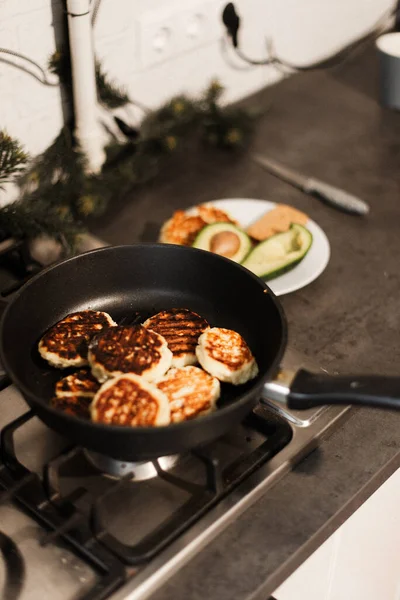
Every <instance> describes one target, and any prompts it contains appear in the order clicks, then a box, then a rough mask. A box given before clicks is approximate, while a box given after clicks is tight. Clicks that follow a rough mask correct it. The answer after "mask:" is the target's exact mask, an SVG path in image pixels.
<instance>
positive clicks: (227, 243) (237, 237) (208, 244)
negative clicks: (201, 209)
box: [192, 223, 252, 263]
mask: <svg viewBox="0 0 400 600" xmlns="http://www.w3.org/2000/svg"><path fill="white" fill-rule="evenodd" d="M192 245H193V248H199V249H200V250H208V251H209V252H214V253H215V254H219V255H220V256H225V257H226V258H230V259H231V260H233V261H234V262H238V263H241V262H242V261H243V260H244V259H245V258H246V256H247V255H248V254H249V252H250V251H251V248H252V245H251V240H250V238H249V236H248V235H247V233H245V232H244V231H243V230H242V229H240V228H239V227H236V225H233V224H232V223H212V224H211V225H206V226H205V227H204V228H203V229H202V230H201V231H200V233H199V234H198V235H197V237H196V239H195V240H194V242H193V244H192Z"/></svg>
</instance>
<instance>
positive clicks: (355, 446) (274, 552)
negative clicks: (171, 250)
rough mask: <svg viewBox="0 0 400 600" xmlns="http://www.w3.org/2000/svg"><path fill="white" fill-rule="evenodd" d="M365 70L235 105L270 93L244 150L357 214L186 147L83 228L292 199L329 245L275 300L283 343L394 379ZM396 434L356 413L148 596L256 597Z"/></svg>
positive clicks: (131, 234)
mask: <svg viewBox="0 0 400 600" xmlns="http://www.w3.org/2000/svg"><path fill="white" fill-rule="evenodd" d="M376 75H377V66H376V58H375V56H374V54H373V53H372V52H370V51H368V52H366V53H364V54H361V55H358V56H356V57H354V58H353V59H352V60H351V61H349V60H348V61H347V62H346V63H345V64H343V65H341V66H340V67H336V68H335V69H331V70H330V71H325V72H314V73H305V74H301V75H296V76H294V77H291V78H289V79H287V80H286V81H284V82H282V83H281V84H279V85H278V86H276V87H274V88H269V89H266V90H264V91H263V92H262V93H260V94H258V95H257V96H255V97H253V98H251V99H249V100H247V101H246V102H247V103H248V104H249V105H251V104H254V105H256V106H260V105H261V106H265V107H266V106H267V105H268V104H269V103H270V102H271V101H272V105H271V107H270V108H269V110H268V112H267V113H266V115H265V116H264V117H263V118H262V120H261V121H260V123H259V125H258V127H257V132H256V136H255V139H254V142H253V149H255V150H257V151H258V152H261V153H262V152H264V153H265V154H269V155H271V156H272V157H275V158H276V159H280V160H282V161H283V162H285V163H286V164H287V165H288V166H292V167H294V168H296V169H298V170H300V171H302V172H304V173H308V174H309V175H312V176H315V177H319V178H320V179H322V180H324V181H327V182H329V183H332V184H334V185H337V186H339V187H343V188H344V189H347V190H348V191H349V192H353V193H355V194H356V195H359V196H360V197H362V198H363V199H365V200H366V201H367V202H368V203H369V204H370V206H371V213H370V215H369V216H368V217H367V218H359V217H351V216H347V215H344V214H343V213H340V212H337V211H334V210H332V209H330V208H328V207H326V206H324V205H323V204H322V203H320V202H318V200H315V199H313V198H310V197H307V196H305V195H304V194H302V193H301V192H298V191H296V190H294V189H293V188H291V187H289V186H288V185H286V184H284V183H283V182H280V181H279V180H277V179H275V178H274V177H272V176H271V175H269V174H268V173H266V172H264V171H262V170H261V169H260V168H259V167H258V166H256V165H254V164H252V163H251V161H250V160H249V159H248V158H247V156H241V157H234V156H232V155H221V154H217V153H215V154H214V153H207V154H205V153H201V152H196V151H194V152H193V153H188V154H187V156H185V159H184V161H183V160H182V157H180V158H179V159H178V158H177V159H176V160H175V161H174V160H172V161H171V165H170V167H169V169H168V173H166V174H161V176H160V177H159V179H158V181H157V182H156V183H154V184H152V185H151V186H148V187H146V188H144V189H142V190H141V191H140V192H134V193H132V194H131V196H130V197H127V198H124V199H119V200H116V202H115V205H114V206H113V207H112V210H110V211H109V214H108V215H106V216H105V217H103V218H102V219H101V220H98V221H97V222H96V223H95V224H94V226H93V227H92V230H93V231H94V233H96V234H97V235H99V237H102V238H103V239H105V240H107V241H108V242H110V243H130V242H135V241H139V240H143V241H149V240H152V239H154V238H155V237H156V234H157V231H158V228H159V226H160V224H161V223H162V222H163V221H164V220H165V219H166V218H168V217H169V216H170V214H171V211H172V210H174V209H176V208H185V207H187V206H190V205H192V204H196V203H199V202H204V201H210V200H212V199H216V198H222V197H247V198H265V199H270V200H273V201H277V202H286V203H290V204H292V205H294V206H296V207H298V208H299V209H302V210H304V211H306V212H307V213H308V214H309V215H310V216H311V217H312V218H313V219H314V220H315V221H316V222H318V223H319V224H320V225H321V226H322V227H323V229H324V230H325V232H326V233H327V235H328V237H329V240H330V243H331V250H332V256H331V261H330V263H329V265H328V268H327V269H326V271H325V272H324V273H323V274H322V276H321V277H320V278H319V279H318V280H317V281H315V282H314V283H313V284H311V285H309V286H308V287H306V288H304V289H302V290H300V291H298V292H296V293H294V294H291V295H288V296H285V297H284V298H282V302H283V306H284V309H285V311H286V314H287V316H288V320H289V332H290V345H291V346H292V347H293V348H294V349H295V350H296V351H298V352H300V353H301V354H302V355H304V356H306V357H308V358H309V359H311V360H313V361H314V362H316V363H318V364H320V365H321V366H323V367H325V368H328V369H330V370H334V371H337V372H343V373H344V372H345V371H352V372H358V373H368V372H372V371H375V372H377V373H381V374H389V375H395V374H398V365H399V364H400V342H399V331H400V300H399V296H400V267H399V258H398V257H399V256H400V234H399V214H400V206H399V204H400V177H399V175H398V167H399V155H400V115H399V114H396V113H394V112H389V111H385V110H383V109H381V108H380V107H379V105H378V103H377V99H376V89H377V84H376ZM110 215H111V216H110ZM399 432H400V414H398V413H390V412H383V411H382V412H380V411H377V410H367V409H360V410H357V411H356V410H354V412H353V414H352V415H351V417H350V419H349V420H348V421H346V422H345V423H344V424H343V425H342V426H341V427H340V429H338V430H337V431H336V432H335V433H334V434H333V435H332V436H331V437H329V438H328V439H326V440H324V441H323V443H322V444H321V446H320V448H319V449H318V450H316V451H314V452H313V453H312V454H311V455H309V456H308V457H307V458H306V459H304V460H303V461H302V462H301V463H300V464H299V465H298V467H296V468H295V469H294V470H293V471H292V472H290V473H289V474H288V475H287V476H285V477H284V478H283V479H282V480H281V481H280V482H279V483H277V484H276V485H275V486H274V487H273V488H271V489H270V490H269V491H268V492H267V493H266V494H265V495H264V496H263V497H262V498H261V499H260V500H259V501H258V502H256V503H255V504H254V505H253V506H252V507H251V508H250V509H248V510H247V511H246V512H245V513H244V514H243V515H242V516H241V517H240V518H239V519H238V520H237V521H236V522H234V523H233V524H232V525H230V526H229V527H228V528H227V529H226V530H225V531H223V532H222V533H221V534H220V535H219V536H218V537H217V538H215V540H214V541H213V542H212V543H211V544H209V545H208V546H207V548H206V549H205V550H203V551H202V552H201V553H200V554H198V555H197V556H196V557H195V558H193V559H192V560H191V561H190V562H189V563H188V564H187V565H186V566H184V567H183V568H182V569H181V570H180V571H179V572H178V573H177V574H176V575H175V576H173V577H172V578H171V579H170V581H169V582H168V583H167V584H166V585H164V586H163V587H162V588H161V589H160V590H159V591H158V592H156V593H155V594H154V596H153V599H154V600H167V599H168V600H169V599H170V598H174V600H187V599H188V598H190V599H192V600H195V599H196V598H199V599H200V598H204V597H206V598H208V600H217V599H218V600H223V599H225V598H226V599H228V598H229V600H232V599H237V600H250V599H251V600H253V599H254V600H256V599H260V600H266V598H267V597H268V595H269V594H270V593H272V592H273V591H274V589H276V588H277V587H278V586H279V584H280V583H281V582H282V581H283V580H284V579H285V578H286V577H287V576H288V575H289V574H290V572H292V571H293V570H294V569H295V568H296V566H298V565H299V564H300V563H301V562H302V561H303V560H304V559H305V558H306V557H307V556H308V555H309V554H310V553H311V552H312V551H313V550H314V549H315V548H316V547H317V546H318V545H319V544H320V543H322V541H323V540H324V539H325V538H326V537H327V536H328V535H330V533H332V532H333V531H334V529H335V528H337V527H338V526H339V525H340V523H341V522H343V520H345V519H346V518H347V517H348V516H349V515H350V514H351V513H352V512H354V510H355V509H356V508H357V507H358V506H359V505H360V504H361V503H362V502H363V501H364V500H365V499H366V498H367V497H368V496H369V495H370V494H371V493H372V492H373V491H374V490H375V489H376V488H377V487H378V486H379V485H380V484H381V483H382V482H383V481H384V480H385V479H386V478H387V477H389V475H390V474H391V473H392V472H393V471H394V470H396V469H397V468H398V467H399V466H400V453H399V447H400V435H399Z"/></svg>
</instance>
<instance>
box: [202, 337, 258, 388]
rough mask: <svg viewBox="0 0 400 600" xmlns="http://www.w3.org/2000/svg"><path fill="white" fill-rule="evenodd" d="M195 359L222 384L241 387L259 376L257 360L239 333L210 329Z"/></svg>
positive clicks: (203, 338)
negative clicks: (222, 382)
mask: <svg viewBox="0 0 400 600" xmlns="http://www.w3.org/2000/svg"><path fill="white" fill-rule="evenodd" d="M196 356H197V359H198V361H199V363H200V365H201V366H202V367H203V369H204V370H205V371H207V373H210V375H212V376H213V377H216V378H217V379H219V380H220V381H224V382H227V383H232V384H233V385H240V384H243V383H246V382H247V381H250V380H251V379H254V377H256V376H257V374H258V366H257V363H256V360H255V358H254V356H253V354H252V353H251V350H250V348H249V347H248V345H247V343H246V342H245V340H244V339H243V337H242V336H241V335H240V334H239V333H237V332H236V331H232V330H231V329H224V328H221V327H211V328H210V329H207V330H206V331H205V332H204V333H202V334H201V336H200V337H199V341H198V346H197V348H196Z"/></svg>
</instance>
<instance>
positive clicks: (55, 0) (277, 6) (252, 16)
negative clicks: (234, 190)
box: [0, 0, 393, 155]
mask: <svg viewBox="0 0 400 600" xmlns="http://www.w3.org/2000/svg"><path fill="white" fill-rule="evenodd" d="M392 3H393V0H335V1H334V2H332V1H331V0H303V1H302V2H301V1H300V0H236V2H235V6H236V7H237V10H238V11H239V13H240V15H241V17H242V30H241V34H240V35H241V43H242V48H243V50H245V51H246V52H247V54H249V55H251V56H254V57H259V56H262V55H263V54H264V52H265V40H266V37H271V38H273V40H274V46H275V49H276V51H277V52H278V53H279V55H281V56H282V57H283V58H286V59H287V60H290V61H293V62H296V63H307V62H310V61H314V60H316V59H318V58H321V57H322V56H325V55H328V54H329V53H331V52H333V51H335V50H336V49H337V48H338V47H340V46H341V45H342V44H344V43H346V42H348V41H349V40H351V39H353V38H355V37H357V36H358V35H359V34H361V33H363V32H364V31H365V30H366V29H368V28H369V27H371V26H372V25H373V24H374V22H375V21H376V19H377V18H378V17H379V16H380V15H381V14H382V13H383V12H384V11H386V10H387V9H388V7H390V6H391V5H392ZM203 5H206V6H207V12H209V15H210V17H209V18H210V23H213V25H212V26H213V27H214V28H215V29H213V30H212V34H211V35H210V36H209V39H208V42H207V43H206V44H205V45H202V46H200V47H197V48H196V49H194V50H192V51H190V52H189V51H186V52H184V53H183V54H181V55H179V56H174V57H173V58H171V60H169V61H167V62H163V63H159V64H157V65H154V66H153V67H152V68H147V69H146V68H143V60H144V57H143V52H142V51H143V46H142V42H141V35H143V27H142V21H143V19H146V18H147V16H148V14H150V13H151V14H153V15H154V14H155V13H156V11H161V12H163V13H165V14H166V15H167V16H168V14H169V13H174V11H175V10H178V11H179V10H182V11H183V12H184V13H185V12H186V13H188V12H190V11H192V10H194V8H195V7H197V6H200V7H201V6H203ZM224 5H225V1H221V0H204V2H201V0H103V1H102V4H101V8H100V11H99V16H98V21H97V24H96V28H95V44H96V50H97V53H98V55H99V56H100V57H101V58H102V60H103V64H104V66H105V68H106V70H107V71H108V72H109V74H110V75H111V76H113V77H114V78H115V79H116V80H117V81H119V82H120V83H122V84H124V85H126V86H127V87H128V89H129V92H130V93H131V95H132V96H133V97H134V98H136V99H137V100H140V101H142V102H143V103H145V104H146V105H149V106H150V107H155V106H157V105H158V104H159V103H160V102H162V101H164V100H165V99H167V98H169V97H170V96H171V95H173V94H175V93H177V92H181V91H186V92H193V93H196V92H198V91H200V90H202V89H203V88H204V87H205V85H207V83H208V82H209V80H210V79H211V78H212V77H218V78H219V79H220V80H221V81H222V83H223V84H224V85H225V86H226V87H227V94H226V96H225V100H226V101H234V100H237V99H239V98H242V97H245V96H246V95H248V94H250V93H252V92H254V91H256V90H258V89H260V88H262V87H264V86H265V85H266V84H268V83H269V82H271V81H273V80H274V79H275V78H276V73H275V72H274V71H273V70H271V69H270V68H268V69H267V68H265V67H258V68H247V67H244V68H243V65H242V64H241V63H240V62H238V61H237V59H235V58H234V57H232V56H231V59H230V60H229V61H228V60H227V57H226V56H225V55H224V53H223V52H221V40H220V38H221V36H222V35H223V27H222V25H220V23H219V21H220V14H221V7H223V6H224ZM61 7H62V5H61V0H0V47H2V48H9V49H13V50H16V51H19V52H22V53H24V54H27V55H28V56H30V57H31V58H33V59H34V60H36V61H37V62H39V63H40V64H41V65H46V63H47V60H48V57H49V55H50V54H51V53H52V52H53V51H54V49H55V40H54V29H53V25H54V22H55V23H56V24H57V22H59V21H60V20H61V19H62V8H61ZM180 7H181V9H180ZM213 15H214V16H213ZM214 19H215V22H214ZM175 21H176V19H175ZM177 35H178V37H179V35H182V32H177ZM211 38H212V39H211ZM3 59H5V60H10V61H11V62H18V60H17V59H14V58H10V57H8V56H6V55H3V54H0V61H2V60H3ZM232 65H236V67H238V66H239V65H240V68H234V67H233V66H232ZM61 125H62V108H61V97H60V90H59V89H58V88H51V87H45V86H42V85H41V84H40V83H38V82H37V81H36V80H35V79H33V78H32V77H30V76H28V75H26V74H25V73H23V72H21V71H19V70H17V69H15V68H13V67H12V66H10V65H9V64H5V63H4V62H0V127H6V128H7V130H8V131H9V133H10V134H11V135H13V136H16V137H17V138H19V139H20V140H21V141H22V142H23V143H24V144H25V145H26V148H27V150H28V151H29V152H30V153H32V154H33V155H34V154H37V153H39V152H41V151H43V150H44V149H45V148H46V147H47V146H48V145H49V143H50V142H51V141H52V139H53V138H54V137H55V136H56V134H57V133H58V131H59V130H60V127H61Z"/></svg>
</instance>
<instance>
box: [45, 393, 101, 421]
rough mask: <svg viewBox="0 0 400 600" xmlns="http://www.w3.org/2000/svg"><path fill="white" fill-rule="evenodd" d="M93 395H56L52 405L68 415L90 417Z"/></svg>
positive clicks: (82, 417)
mask: <svg viewBox="0 0 400 600" xmlns="http://www.w3.org/2000/svg"><path fill="white" fill-rule="evenodd" d="M92 400H93V396H79V395H77V396H55V397H54V398H52V400H51V403H50V404H51V406H53V407H54V408H57V409H59V410H62V411H63V412H65V413H67V414H68V415H73V416H74V417H80V418H81V419H90V404H91V402H92Z"/></svg>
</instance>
